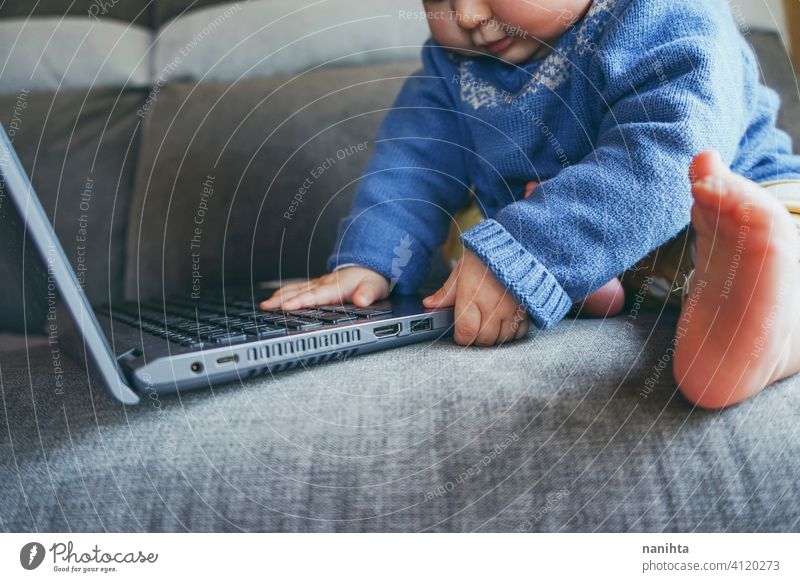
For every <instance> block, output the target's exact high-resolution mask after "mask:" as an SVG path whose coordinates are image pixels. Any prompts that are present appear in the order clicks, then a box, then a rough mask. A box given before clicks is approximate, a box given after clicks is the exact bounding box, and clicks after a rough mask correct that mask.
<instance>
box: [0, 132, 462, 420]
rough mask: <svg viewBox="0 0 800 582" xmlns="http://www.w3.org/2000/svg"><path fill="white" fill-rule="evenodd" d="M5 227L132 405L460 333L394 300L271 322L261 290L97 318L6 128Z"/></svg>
mask: <svg viewBox="0 0 800 582" xmlns="http://www.w3.org/2000/svg"><path fill="white" fill-rule="evenodd" d="M3 198H5V200H4V199H3ZM9 198H10V200H11V204H10V205H9V204H7V200H8V199H9ZM0 220H2V221H3V222H4V223H6V224H3V225H2V226H1V228H2V229H3V230H5V231H6V236H10V237H12V238H13V239H14V241H15V242H16V244H19V245H21V244H23V242H24V241H30V243H32V245H33V247H34V249H35V251H36V253H37V254H38V257H39V258H40V259H41V261H42V264H43V265H46V269H47V270H46V274H43V276H46V277H47V281H48V286H51V284H52V286H53V287H54V288H55V289H56V290H57V292H58V297H59V299H60V301H59V302H58V311H57V313H58V314H59V315H57V316H56V317H55V318H54V319H55V321H56V322H57V323H58V324H59V325H60V324H62V322H64V321H65V320H66V321H69V322H70V324H71V325H70V327H71V328H72V330H73V331H74V333H76V334H77V335H78V337H79V338H80V340H81V341H79V342H69V343H71V344H73V347H74V346H75V345H77V346H79V347H81V348H83V350H82V351H83V353H84V354H88V355H89V362H90V364H91V365H93V371H94V372H95V373H96V374H97V375H98V379H99V380H100V381H101V382H102V383H103V385H104V386H105V388H106V389H107V390H108V393H109V394H110V395H111V396H112V397H114V398H115V399H117V400H118V401H119V402H121V403H123V404H130V405H133V404H137V403H139V402H140V401H141V399H142V398H143V397H144V398H147V397H152V394H153V393H156V394H159V395H160V394H169V393H174V392H178V391H183V390H191V389H197V388H202V387H207V386H210V385H212V384H219V383H226V382H232V381H237V380H241V379H245V378H250V377H253V376H258V375H263V374H270V373H273V372H279V371H282V370H286V369H289V368H294V367H297V366H307V365H311V364H317V363H320V362H324V361H328V360H332V359H343V358H349V357H351V356H355V355H358V354H364V353H368V352H374V351H378V350H384V349H388V348H393V347H397V346H401V345H406V344H410V343H416V342H424V341H435V340H437V339H440V338H442V337H445V336H447V335H450V334H451V333H452V331H453V310H452V309H441V310H431V309H426V308H425V307H423V305H422V303H421V298H420V297H419V296H401V295H392V296H390V298H389V299H387V300H384V301H380V302H377V303H375V304H373V305H371V306H370V307H368V308H359V307H356V306H354V305H348V304H339V305H328V306H323V307H318V308H314V309H301V310H297V311H292V312H289V313H284V312H265V311H261V310H260V309H259V307H258V304H259V302H260V301H262V300H264V299H265V298H266V297H267V296H269V294H270V293H271V292H272V291H273V290H274V288H270V287H260V286H259V287H256V288H255V289H247V290H245V291H242V290H231V291H222V292H221V293H220V294H218V295H208V296H202V297H200V298H198V299H195V298H191V297H190V298H187V297H185V296H184V297H167V298H157V299H153V300H149V301H142V302H136V303H132V302H128V303H121V304H113V305H108V306H104V307H99V308H97V309H93V308H92V306H91V305H90V304H89V301H88V299H87V297H86V295H85V294H84V293H83V289H82V288H81V286H80V284H79V283H78V279H77V276H76V273H75V271H74V270H73V269H72V267H71V266H70V264H69V262H68V260H67V257H66V254H65V253H64V250H63V248H62V246H61V244H60V243H59V241H58V239H57V238H56V234H55V231H54V230H53V227H52V225H51V224H50V222H49V220H48V219H47V215H46V214H45V212H44V209H43V208H42V205H41V203H40V202H39V199H38V197H37V196H36V194H35V192H34V190H33V187H32V185H31V183H30V180H29V179H28V176H27V174H26V173H25V170H24V169H23V167H22V165H21V163H20V161H19V158H18V157H17V154H16V152H15V151H14V148H13V146H12V144H11V141H10V140H9V138H8V135H7V134H6V131H5V128H3V127H2V125H0ZM26 236H27V239H25V237H26ZM61 314H65V315H66V317H64V316H63V315H61ZM49 319H50V316H49V315H48V320H49ZM59 335H60V334H59ZM79 359H81V360H83V357H80V358H79Z"/></svg>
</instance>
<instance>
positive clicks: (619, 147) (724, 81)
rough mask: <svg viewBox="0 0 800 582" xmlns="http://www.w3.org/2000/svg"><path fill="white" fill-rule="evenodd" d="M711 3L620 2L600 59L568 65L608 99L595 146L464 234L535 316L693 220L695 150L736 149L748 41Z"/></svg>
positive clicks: (585, 290) (565, 305) (543, 321)
mask: <svg viewBox="0 0 800 582" xmlns="http://www.w3.org/2000/svg"><path fill="white" fill-rule="evenodd" d="M659 6H660V5H659ZM685 7H686V3H681V6H679V10H683V9H685ZM663 10H664V11H667V12H668V11H669V10H670V8H669V7H668V6H666V5H665V6H664V8H663ZM709 11H710V13H709ZM713 12H714V9H709V8H708V7H707V6H706V4H705V3H698V5H697V7H696V8H695V9H694V10H693V11H692V13H691V14H675V15H669V14H666V15H664V16H663V18H661V19H660V20H658V24H657V25H653V24H652V20H650V21H648V20H647V14H649V12H648V11H647V10H629V11H628V12H627V13H625V14H623V16H624V17H623V18H622V19H621V21H620V22H618V23H616V24H615V26H614V27H613V29H612V30H610V31H609V33H608V35H607V38H606V40H607V41H608V42H607V45H606V47H604V48H606V50H607V51H608V52H607V53H606V54H603V55H599V56H598V57H597V59H596V66H594V67H593V68H592V69H590V70H588V71H584V72H579V71H573V72H572V74H573V75H579V74H586V75H587V76H588V78H590V79H592V80H593V83H594V85H593V86H594V87H596V88H597V91H598V92H599V94H598V95H597V97H596V100H597V102H598V103H599V104H601V105H604V107H597V111H598V113H597V115H598V119H599V120H600V123H599V124H598V131H597V133H596V135H597V136H598V137H597V140H596V142H595V144H594V145H595V149H594V150H593V151H592V152H591V153H590V154H589V155H587V156H586V157H585V158H584V159H582V160H580V162H578V163H575V164H574V165H572V166H570V167H568V168H566V169H564V170H563V171H562V172H560V173H559V174H558V175H557V176H556V177H555V178H553V179H551V180H548V181H545V182H543V183H542V184H541V185H540V186H539V187H538V188H537V189H536V191H535V192H534V193H533V195H532V196H531V197H530V198H529V199H528V200H524V201H520V202H516V203H514V204H511V205H509V206H507V207H505V208H504V209H503V210H501V211H500V212H499V213H498V214H497V216H496V217H495V219H494V220H486V221H484V222H482V223H481V224H479V225H478V226H476V227H475V228H473V229H472V230H470V231H468V232H467V233H465V234H464V235H463V236H462V240H463V241H464V244H465V246H466V247H467V248H469V249H470V250H472V251H473V252H474V253H475V254H476V255H477V256H478V257H479V258H480V259H481V260H482V261H483V262H485V263H486V264H487V265H488V266H489V267H490V268H491V270H492V272H494V274H495V275H496V276H497V278H498V279H499V280H500V281H501V282H503V284H504V285H505V286H506V287H508V288H509V290H510V291H511V292H512V293H513V294H514V295H515V297H516V298H517V299H518V300H519V301H520V302H521V303H522V304H523V305H524V306H525V308H526V309H527V311H528V312H529V313H530V314H531V317H532V318H533V319H534V322H535V323H536V324H537V325H538V326H539V327H542V328H546V327H549V326H551V325H554V324H555V323H557V322H558V321H559V320H560V319H561V318H563V316H564V315H565V314H566V313H567V311H568V310H569V308H570V306H571V305H572V303H573V301H576V300H579V299H580V298H582V297H586V296H587V295H589V294H590V293H591V292H592V291H594V290H595V289H597V288H599V287H600V286H602V285H603V284H605V283H606V282H607V281H609V280H610V279H611V278H613V277H615V276H618V275H619V274H620V273H622V272H623V271H624V270H625V269H627V268H629V267H630V266H632V265H633V264H635V263H636V261H637V260H639V259H641V258H642V257H643V256H645V255H647V254H648V253H649V252H651V251H652V250H654V249H656V248H657V247H659V246H660V245H662V244H663V243H665V242H666V241H668V240H669V239H671V238H673V237H674V236H676V235H677V234H678V233H679V232H680V231H681V230H682V229H683V228H684V227H685V226H686V225H687V224H688V223H689V209H690V206H691V195H690V184H689V179H688V177H687V168H688V167H689V163H690V161H691V159H692V157H693V155H695V154H696V153H697V152H699V151H701V150H703V149H706V148H708V147H716V148H717V149H719V150H721V152H722V154H723V157H724V158H725V160H726V162H728V163H730V162H731V161H732V160H733V158H734V156H735V154H736V151H737V145H738V142H739V139H740V136H741V124H742V118H743V117H747V114H746V112H745V109H746V107H747V103H746V99H745V97H744V81H743V79H742V72H741V71H742V67H741V65H740V63H739V62H738V60H739V58H741V57H740V52H739V51H741V46H740V44H739V42H738V37H737V36H736V35H737V34H738V32H737V31H736V30H735V27H734V26H733V25H732V24H731V25H730V26H727V25H726V24H724V23H721V21H720V20H721V19H719V18H717V17H716V15H715V14H714V13H713ZM673 16H674V18H673ZM694 19H696V20H694ZM728 19H729V17H728ZM678 23H679V24H680V25H681V26H680V27H678V26H677V24H678ZM687 23H690V24H687ZM654 27H655V28H658V27H660V29H659V30H658V31H655V32H657V33H658V34H654V31H653V30H652V29H653V28H654ZM648 33H649V34H648ZM652 38H657V39H660V40H659V44H658V45H656V46H652V45H651V44H650V43H651V39H652ZM637 43H638V44H637Z"/></svg>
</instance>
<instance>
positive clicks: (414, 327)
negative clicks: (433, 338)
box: [411, 317, 433, 333]
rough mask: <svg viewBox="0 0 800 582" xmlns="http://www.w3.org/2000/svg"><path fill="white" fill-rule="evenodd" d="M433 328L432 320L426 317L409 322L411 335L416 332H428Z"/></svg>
mask: <svg viewBox="0 0 800 582" xmlns="http://www.w3.org/2000/svg"><path fill="white" fill-rule="evenodd" d="M432 327H433V320H432V319H431V318H430V317H428V318H427V319H418V320H416V321H412V322H411V333H417V332H418V331H430V330H431V328H432Z"/></svg>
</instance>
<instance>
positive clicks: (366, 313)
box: [98, 298, 392, 348]
mask: <svg viewBox="0 0 800 582" xmlns="http://www.w3.org/2000/svg"><path fill="white" fill-rule="evenodd" d="M98 312H100V313H102V314H104V315H108V316H111V317H112V318H113V319H114V320H115V321H119V322H122V323H125V324H128V325H131V326H133V327H136V328H140V329H141V330H142V331H143V332H145V333H148V334H150V335H154V336H157V337H161V338H164V339H166V340H168V341H170V342H173V343H176V344H179V345H181V346H183V347H188V348H202V347H205V346H209V347H212V346H213V347H216V346H220V345H225V344H231V343H239V342H247V341H255V340H262V339H268V338H272V337H278V336H282V335H286V334H287V333H289V332H290V331H307V330H314V329H317V328H320V327H323V326H331V325H339V324H342V323H354V322H358V321H359V320H364V319H372V318H376V317H385V316H387V315H391V314H392V311H391V310H390V309H379V308H374V307H363V308H362V307H356V306H354V305H349V306H348V305H331V306H323V307H315V308H313V309H299V310H297V311H290V312H284V311H261V310H260V309H259V308H258V306H257V305H254V304H253V302H252V300H249V299H237V298H226V300H225V302H223V300H222V298H219V299H205V300H197V301H194V300H186V299H171V300H168V301H167V302H165V303H163V302H161V301H146V302H143V303H135V302H128V303H124V304H122V305H117V306H115V307H114V309H113V314H112V313H111V311H110V310H109V308H108V307H104V308H101V309H98Z"/></svg>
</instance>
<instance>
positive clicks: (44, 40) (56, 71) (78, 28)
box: [0, 17, 153, 94]
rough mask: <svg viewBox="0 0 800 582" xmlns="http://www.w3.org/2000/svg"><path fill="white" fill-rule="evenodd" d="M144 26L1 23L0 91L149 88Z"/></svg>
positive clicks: (79, 21)
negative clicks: (0, 64)
mask: <svg viewBox="0 0 800 582" xmlns="http://www.w3.org/2000/svg"><path fill="white" fill-rule="evenodd" d="M152 41H153V39H152V32H151V31H150V29H149V28H144V27H141V26H135V25H131V24H126V23H122V22H118V21H114V20H107V21H103V22H97V21H94V20H92V19H90V18H63V17H52V18H32V19H29V20H26V19H22V18H17V19H10V20H0V63H2V64H3V66H1V67H0V93H5V94H9V93H17V92H18V91H20V90H22V89H27V90H28V91H32V92H44V91H69V90H71V89H86V88H101V87H115V88H120V87H125V88H134V89H135V88H141V87H149V86H150V84H151V83H150V76H151V75H150V54H149V53H150V46H151V44H152Z"/></svg>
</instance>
